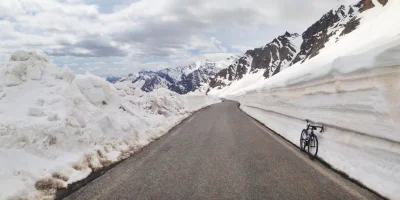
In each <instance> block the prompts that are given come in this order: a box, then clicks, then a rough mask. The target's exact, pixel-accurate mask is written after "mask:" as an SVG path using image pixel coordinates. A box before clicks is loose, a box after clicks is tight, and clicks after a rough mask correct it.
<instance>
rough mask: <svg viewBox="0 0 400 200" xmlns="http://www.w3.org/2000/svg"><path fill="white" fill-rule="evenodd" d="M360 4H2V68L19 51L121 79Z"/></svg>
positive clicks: (64, 0)
mask: <svg viewBox="0 0 400 200" xmlns="http://www.w3.org/2000/svg"><path fill="white" fill-rule="evenodd" d="M355 1H357V0H0V64H1V66H3V65H4V64H5V63H6V62H7V61H8V59H9V56H10V54H11V53H12V52H13V51H15V50H19V49H24V50H35V51H38V52H40V53H43V54H47V56H49V57H50V58H51V59H52V60H53V62H54V63H56V64H57V65H58V66H60V67H63V66H68V67H70V68H71V69H73V70H74V71H76V72H77V73H85V72H86V71H90V72H92V73H94V74H97V75H111V74H113V75H123V74H127V73H130V72H136V71H138V70H141V69H147V70H150V69H160V68H165V67H176V66H181V65H186V64H188V63H190V62H193V61H196V60H200V59H209V60H219V59H223V58H225V57H228V56H230V55H240V54H243V53H244V51H245V50H247V49H250V48H255V47H259V46H262V45H264V44H266V43H268V42H269V41H271V40H272V39H273V38H274V37H276V36H278V35H281V34H283V33H284V32H285V31H289V32H299V33H301V32H302V31H304V30H305V29H306V28H307V27H308V26H309V25H311V24H312V23H313V22H315V21H316V20H317V19H319V18H320V17H321V16H322V15H323V14H324V13H325V12H327V11H328V10H330V9H331V8H335V7H337V6H339V5H340V4H349V3H354V2H355Z"/></svg>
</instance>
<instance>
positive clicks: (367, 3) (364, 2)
mask: <svg viewBox="0 0 400 200" xmlns="http://www.w3.org/2000/svg"><path fill="white" fill-rule="evenodd" d="M388 1H389V0H378V2H379V3H380V4H382V5H383V6H385V5H386V4H387V2H388ZM355 6H356V7H358V8H359V11H360V12H364V11H366V10H369V9H371V8H374V7H375V4H374V2H372V0H361V1H360V2H359V3H357V4H356V5H355Z"/></svg>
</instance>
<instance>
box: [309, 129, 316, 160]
mask: <svg viewBox="0 0 400 200" xmlns="http://www.w3.org/2000/svg"><path fill="white" fill-rule="evenodd" d="M317 153H318V138H317V136H316V135H314V134H311V136H310V139H309V140H308V156H310V158H311V159H312V160H314V159H315V158H316V157H317Z"/></svg>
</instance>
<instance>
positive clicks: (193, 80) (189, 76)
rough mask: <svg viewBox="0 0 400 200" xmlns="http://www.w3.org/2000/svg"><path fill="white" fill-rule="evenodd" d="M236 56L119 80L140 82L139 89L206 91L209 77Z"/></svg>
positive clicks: (183, 92) (178, 91)
mask: <svg viewBox="0 0 400 200" xmlns="http://www.w3.org/2000/svg"><path fill="white" fill-rule="evenodd" d="M237 59H238V58H237V57H234V56H233V57H229V58H227V59H225V60H222V61H217V62H211V61H208V60H204V61H197V62H195V63H193V64H190V65H188V66H184V67H177V68H166V69H163V70H160V71H141V72H139V73H138V74H136V75H135V74H129V75H128V76H127V77H124V78H122V79H121V80H120V82H123V81H130V82H132V83H138V84H139V83H142V86H141V89H142V90H143V91H146V92H151V91H153V90H155V89H158V88H167V89H169V90H171V91H174V92H177V93H179V94H186V93H188V92H192V91H195V90H200V91H203V92H204V91H206V90H207V89H208V85H209V83H210V80H211V78H213V77H214V75H215V74H216V73H217V72H218V71H219V70H221V68H224V67H227V66H229V65H231V64H232V63H233V62H236V61H237Z"/></svg>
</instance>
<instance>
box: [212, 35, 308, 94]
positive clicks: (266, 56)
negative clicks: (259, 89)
mask: <svg viewBox="0 0 400 200" xmlns="http://www.w3.org/2000/svg"><path fill="white" fill-rule="evenodd" d="M300 44H301V37H300V36H299V35H298V34H297V33H293V34H291V33H288V32H286V33H285V34H284V35H281V36H279V37H277V38H275V39H274V40H273V41H272V42H270V43H268V44H267V45H265V46H264V47H262V48H256V49H253V50H248V51H247V52H246V53H245V54H244V56H242V57H241V58H240V59H238V60H237V61H236V62H234V63H233V64H232V65H230V66H229V67H227V68H225V69H222V70H221V71H219V72H218V73H217V74H216V75H215V78H214V79H212V80H211V82H210V87H211V88H216V87H218V88H222V87H225V86H227V85H229V84H230V83H231V82H232V81H238V80H240V79H242V78H243V76H245V75H246V74H250V73H256V72H259V71H263V75H264V76H265V77H266V78H268V77H270V76H272V75H274V74H276V73H279V72H280V71H281V70H283V69H284V68H286V67H288V66H289V64H290V63H291V61H292V60H293V58H294V57H295V56H296V52H298V49H299V47H300Z"/></svg>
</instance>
